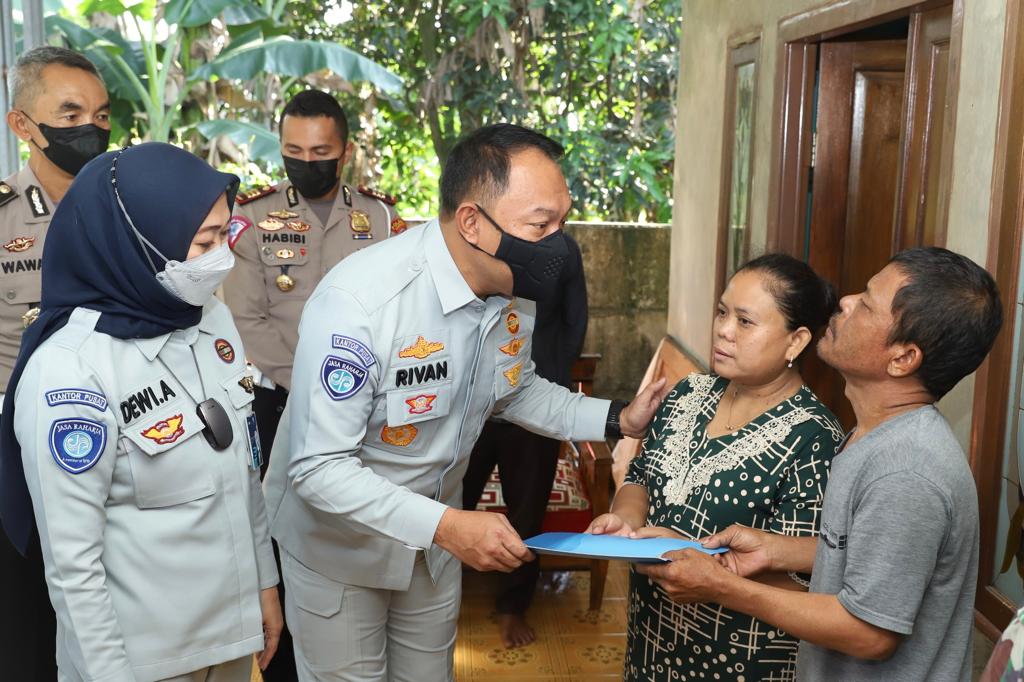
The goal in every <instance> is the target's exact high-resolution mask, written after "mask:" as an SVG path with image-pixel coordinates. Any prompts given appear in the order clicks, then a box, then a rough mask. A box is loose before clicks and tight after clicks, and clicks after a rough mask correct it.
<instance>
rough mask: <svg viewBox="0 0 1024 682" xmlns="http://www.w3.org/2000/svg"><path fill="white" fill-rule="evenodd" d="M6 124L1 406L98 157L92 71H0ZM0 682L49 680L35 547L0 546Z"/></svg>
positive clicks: (28, 56)
mask: <svg viewBox="0 0 1024 682" xmlns="http://www.w3.org/2000/svg"><path fill="white" fill-rule="evenodd" d="M7 80H8V83H9V85H10V91H11V101H12V103H13V109H12V110H11V111H10V112H8V113H7V125H8V127H9V128H10V129H11V130H12V131H13V132H14V134H15V135H17V136H18V138H19V139H21V140H23V141H24V142H25V143H27V146H28V151H29V158H28V164H27V165H25V167H24V168H22V169H21V170H20V171H18V172H17V173H15V174H14V175H12V176H10V177H8V178H6V179H5V180H4V181H3V182H0V246H2V247H3V248H2V249H0V399H2V397H3V393H4V392H5V391H6V390H7V382H8V380H9V378H10V376H11V371H12V370H13V369H14V361H15V359H16V358H17V356H18V347H19V345H20V343H21V335H22V330H23V329H24V328H25V326H26V325H28V324H29V323H31V322H32V320H33V319H35V316H36V315H37V314H38V311H39V308H38V306H39V301H40V281H41V276H40V267H41V264H42V254H43V243H44V241H45V240H46V232H47V228H48V227H49V225H50V219H51V218H52V217H53V213H54V211H55V210H56V207H57V204H58V202H59V201H61V199H62V198H63V196H64V193H65V192H66V191H67V190H68V187H69V186H70V185H71V181H72V180H73V179H74V177H75V175H76V174H77V173H78V171H79V170H80V169H81V168H82V166H84V165H85V164H86V162H87V161H89V160H90V159H92V158H93V157H95V156H97V155H98V154H100V153H102V152H104V151H106V149H107V142H108V141H109V138H110V100H109V98H108V97H107V91H106V88H104V86H103V81H102V80H101V79H100V75H99V73H98V72H97V71H96V67H95V66H94V65H93V64H92V62H90V61H89V60H88V59H86V58H85V57H83V56H82V55H80V54H78V53H77V52H73V51H71V50H67V49H64V48H62V47H50V46H45V47H38V48H35V49H32V50H29V51H28V52H26V53H25V54H23V55H21V57H19V58H18V60H17V62H16V63H15V64H14V67H13V68H12V69H11V70H10V71H9V72H8V74H7ZM0 604H3V605H4V607H3V608H2V609H0V679H5V680H6V679H10V680H33V681H36V680H38V681H40V682H45V681H46V680H53V679H55V678H56V667H55V664H54V658H53V638H54V633H55V631H56V623H55V620H54V614H53V609H52V608H51V607H50V602H49V599H48V597H47V595H46V584H45V582H44V580H43V565H42V557H41V556H40V554H39V543H38V541H37V540H33V541H32V542H31V543H30V546H29V551H28V556H27V557H22V556H21V555H20V554H18V553H17V552H16V551H15V550H14V549H13V548H12V547H11V546H10V543H8V542H7V540H6V538H0Z"/></svg>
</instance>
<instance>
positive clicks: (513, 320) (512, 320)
mask: <svg viewBox="0 0 1024 682" xmlns="http://www.w3.org/2000/svg"><path fill="white" fill-rule="evenodd" d="M505 328H506V329H508V333H509V334H518V333H519V316H518V315H516V314H515V313H509V314H508V315H507V316H506V317H505Z"/></svg>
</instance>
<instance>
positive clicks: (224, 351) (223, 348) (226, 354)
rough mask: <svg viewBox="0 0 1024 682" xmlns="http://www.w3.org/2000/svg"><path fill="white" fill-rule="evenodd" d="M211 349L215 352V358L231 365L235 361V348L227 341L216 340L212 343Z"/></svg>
mask: <svg viewBox="0 0 1024 682" xmlns="http://www.w3.org/2000/svg"><path fill="white" fill-rule="evenodd" d="M213 348H214V350H216V351H217V357H219V358H220V359H221V360H223V361H224V362H226V363H228V364H231V363H232V362H234V361H235V347H234V346H232V345H231V342H229V341H228V340H227V339H217V340H216V341H214V342H213Z"/></svg>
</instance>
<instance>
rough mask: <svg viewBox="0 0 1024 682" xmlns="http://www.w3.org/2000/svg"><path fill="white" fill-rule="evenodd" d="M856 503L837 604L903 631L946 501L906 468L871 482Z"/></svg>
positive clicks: (942, 536) (931, 563)
mask: <svg viewBox="0 0 1024 682" xmlns="http://www.w3.org/2000/svg"><path fill="white" fill-rule="evenodd" d="M856 505H857V506H856V509H855V511H854V513H853V520H852V522H851V527H850V528H849V529H848V531H847V532H848V537H847V549H846V570H845V572H844V573H843V587H842V589H841V590H840V592H839V594H838V599H839V603H841V604H842V605H843V607H844V608H845V609H846V610H847V611H849V612H850V613H852V614H853V615H854V616H856V617H857V618H860V619H861V620H863V621H866V622H868V623H871V624H872V625H876V626H878V627H880V628H884V629H886V630H890V631H892V632H896V633H899V634H901V635H909V634H911V632H913V629H914V621H915V620H916V619H917V612H918V609H919V608H920V607H921V600H922V599H923V598H924V591H925V589H926V588H927V586H928V581H929V580H930V579H931V576H932V573H933V572H934V570H935V564H936V561H937V560H938V555H939V551H940V548H941V547H942V545H943V543H944V542H945V540H946V536H947V535H948V533H949V529H950V526H951V516H950V512H951V506H950V504H949V502H948V500H947V498H946V497H945V495H943V494H942V492H941V491H940V490H939V489H938V488H937V487H936V486H935V485H934V484H933V483H931V482H930V481H928V480H927V479H925V478H923V477H922V476H919V475H917V474H915V473H912V472H909V471H901V472H896V473H892V474H889V475H887V476H884V477H882V478H880V479H878V480H876V481H874V482H872V483H871V484H870V485H868V487H867V488H866V489H865V490H864V493H863V495H862V496H861V498H860V500H859V501H858V502H857V503H856Z"/></svg>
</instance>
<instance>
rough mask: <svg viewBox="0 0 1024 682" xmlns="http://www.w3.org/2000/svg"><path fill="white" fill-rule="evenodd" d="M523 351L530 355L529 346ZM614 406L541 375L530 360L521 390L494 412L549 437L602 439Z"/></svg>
mask: <svg viewBox="0 0 1024 682" xmlns="http://www.w3.org/2000/svg"><path fill="white" fill-rule="evenodd" d="M523 352H524V353H525V354H526V357H529V353H530V348H529V345H527V347H526V348H525V349H524V351H523ZM610 405H611V401H610V400H603V399H600V398H589V397H587V396H585V395H583V394H582V393H574V392H572V391H570V390H569V389H567V388H565V387H564V386H559V385H558V384H553V383H551V382H550V381H548V380H547V379H543V378H541V377H539V376H537V373H536V371H535V365H534V363H533V360H530V361H529V362H527V363H526V364H525V366H524V367H523V373H522V379H521V381H520V384H519V387H518V389H517V390H516V391H515V392H514V393H512V394H511V395H509V396H507V397H505V398H503V399H502V400H501V401H499V402H498V403H497V404H496V405H495V408H494V415H495V416H500V417H501V418H502V419H506V420H508V421H510V422H513V423H515V424H518V425H519V426H522V427H523V428H525V429H528V430H530V431H533V432H534V433H539V434H540V435H542V436H547V437H548V438H555V439H557V440H602V439H603V438H604V429H605V423H606V421H607V420H608V408H609V406H610Z"/></svg>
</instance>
